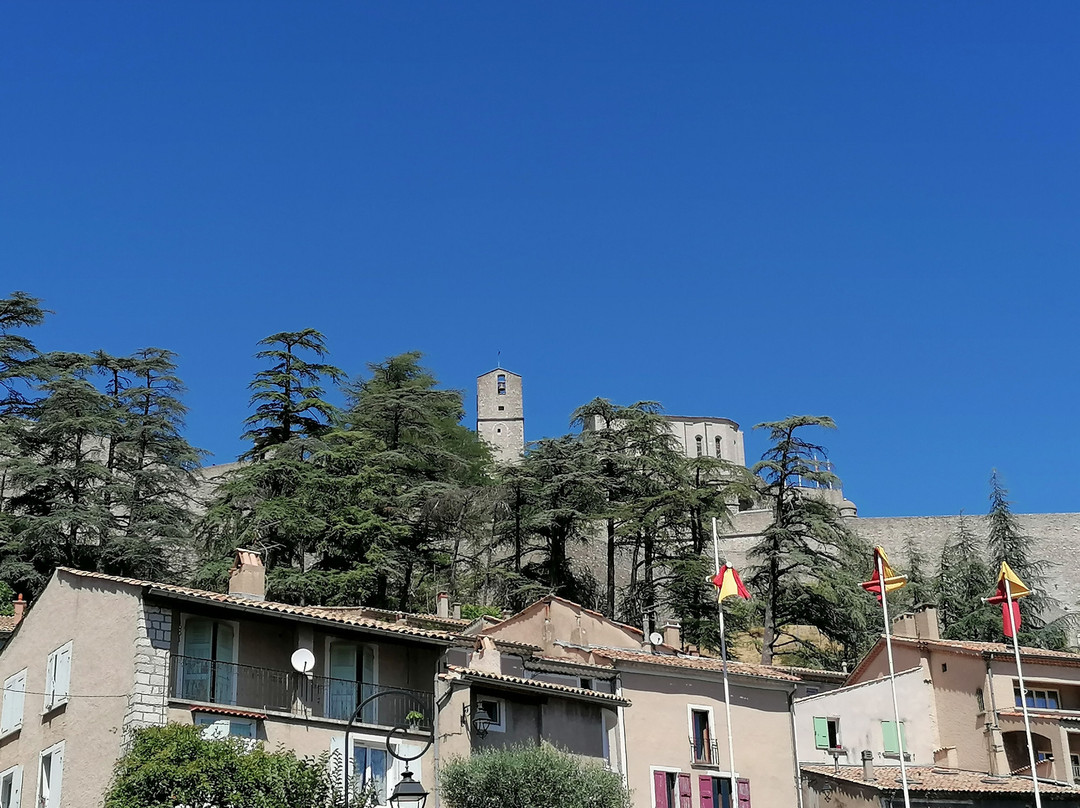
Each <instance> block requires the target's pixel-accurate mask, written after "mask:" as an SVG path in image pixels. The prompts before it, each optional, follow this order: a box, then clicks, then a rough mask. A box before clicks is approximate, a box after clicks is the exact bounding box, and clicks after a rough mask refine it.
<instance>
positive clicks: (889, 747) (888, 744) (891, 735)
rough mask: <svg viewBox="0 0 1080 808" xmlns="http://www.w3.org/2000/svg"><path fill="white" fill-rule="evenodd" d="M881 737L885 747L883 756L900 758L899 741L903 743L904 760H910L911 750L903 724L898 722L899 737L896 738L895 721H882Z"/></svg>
mask: <svg viewBox="0 0 1080 808" xmlns="http://www.w3.org/2000/svg"><path fill="white" fill-rule="evenodd" d="M881 737H882V741H883V743H884V746H885V756H886V757H889V756H892V757H895V758H899V757H900V741H903V742H904V760H910V759H911V748H910V747H909V746H908V742H907V730H906V729H905V727H904V722H903V721H901V722H900V736H899V739H898V738H897V734H896V722H895V721H882V722H881Z"/></svg>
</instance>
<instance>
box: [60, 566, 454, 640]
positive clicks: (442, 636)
mask: <svg viewBox="0 0 1080 808" xmlns="http://www.w3.org/2000/svg"><path fill="white" fill-rule="evenodd" d="M57 572H61V573H65V574H67V575H71V576H74V577H76V578H88V579H93V580H102V581H114V582H116V583H121V584H127V585H128V586H137V587H143V588H145V589H147V590H152V591H153V592H155V593H158V594H166V595H177V596H179V597H184V598H192V599H195V600H202V601H206V602H208V603H217V604H221V605H223V606H237V607H244V608H247V609H256V610H258V611H265V612H272V613H276V614H284V615H292V616H295V617H314V618H316V619H319V620H326V621H328V622H331V623H338V624H340V625H345V626H354V627H357V628H367V629H371V630H373V631H378V632H386V633H390V634H402V635H406V636H410V637H419V638H424V639H430V640H436V641H440V642H444V643H452V642H455V641H456V640H457V635H455V634H451V633H449V632H446V631H436V630H434V629H422V628H415V627H413V626H409V625H402V624H400V623H390V622H387V621H385V620H374V619H372V618H369V617H360V616H356V615H350V614H344V613H342V610H340V609H334V608H323V607H320V606H292V605H290V604H287V603H275V602H273V601H268V600H252V599H251V598H242V597H238V596H236V595H226V594H223V593H221V592H207V591H205V590H202V589H191V588H189V587H186V586H174V585H173V584H161V583H156V582H154V581H141V580H139V579H137V578H122V577H120V576H117V575H106V574H104V573H101V572H86V571H85V570H74V569H69V568H67V567H60V568H58V570H57Z"/></svg>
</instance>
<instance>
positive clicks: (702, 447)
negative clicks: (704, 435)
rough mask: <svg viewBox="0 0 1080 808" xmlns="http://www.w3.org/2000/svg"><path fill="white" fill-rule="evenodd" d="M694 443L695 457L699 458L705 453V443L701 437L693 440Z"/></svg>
mask: <svg viewBox="0 0 1080 808" xmlns="http://www.w3.org/2000/svg"><path fill="white" fill-rule="evenodd" d="M694 443H696V444H697V456H698V457H701V455H702V454H704V452H705V442H704V441H703V440H702V439H701V435H698V436H697V437H696V438H694Z"/></svg>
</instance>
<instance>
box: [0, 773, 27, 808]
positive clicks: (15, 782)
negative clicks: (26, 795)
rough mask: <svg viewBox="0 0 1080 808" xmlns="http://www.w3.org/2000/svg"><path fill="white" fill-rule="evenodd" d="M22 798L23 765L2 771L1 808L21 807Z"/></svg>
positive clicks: (0, 783) (0, 775)
mask: <svg viewBox="0 0 1080 808" xmlns="http://www.w3.org/2000/svg"><path fill="white" fill-rule="evenodd" d="M21 798H22V766H12V767H11V768H10V769H8V770H7V771H5V772H2V773H0V808H19V800H20V799H21Z"/></svg>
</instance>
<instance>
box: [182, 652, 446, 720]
mask: <svg viewBox="0 0 1080 808" xmlns="http://www.w3.org/2000/svg"><path fill="white" fill-rule="evenodd" d="M399 690H403V691H404V692H405V693H408V694H409V695H408V696H406V695H403V694H401V693H392V692H389V691H399ZM383 692H387V693H388V695H387V696H386V697H384V698H380V699H377V700H375V701H374V702H373V703H372V704H369V705H368V706H367V707H365V708H364V711H363V714H362V715H361V716H360V718H359V719H358V720H359V721H360V722H361V723H364V724H379V725H382V726H396V725H398V724H407V723H409V722H408V721H406V717H407V716H408V715H409V714H410V713H412V712H414V711H415V712H419V713H420V714H421V715H423V720H421V721H419V722H418V723H419V724H420V725H421V726H422V727H427V728H430V727H432V726H434V718H435V700H434V696H433V694H431V693H425V692H423V691H419V690H408V689H406V688H398V687H392V686H382V685H372V684H365V683H363V682H355V681H350V680H348V679H331V678H330V677H326V676H311V677H308V676H305V675H303V674H300V673H296V672H294V671H281V670H273V669H271V668H260V667H255V666H252V665H237V664H234V663H231V662H216V661H213V660H209V659H199V658H197V657H187V656H173V658H172V665H171V671H170V676H169V696H170V698H174V699H182V700H184V701H191V702H196V703H202V704H218V705H225V706H231V707H241V708H247V709H251V710H272V711H275V712H287V713H292V714H294V715H300V716H305V717H309V716H310V717H315V718H333V719H338V720H342V721H347V720H348V719H349V717H350V716H352V714H353V711H354V710H355V709H356V706H357V705H358V704H359V703H360V702H361V701H362V700H363V699H366V698H367V697H368V696H371V695H373V694H376V693H383ZM413 698H415V699H416V700H418V701H419V702H420V704H421V705H422V707H417V705H416V702H415V701H414V700H413Z"/></svg>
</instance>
